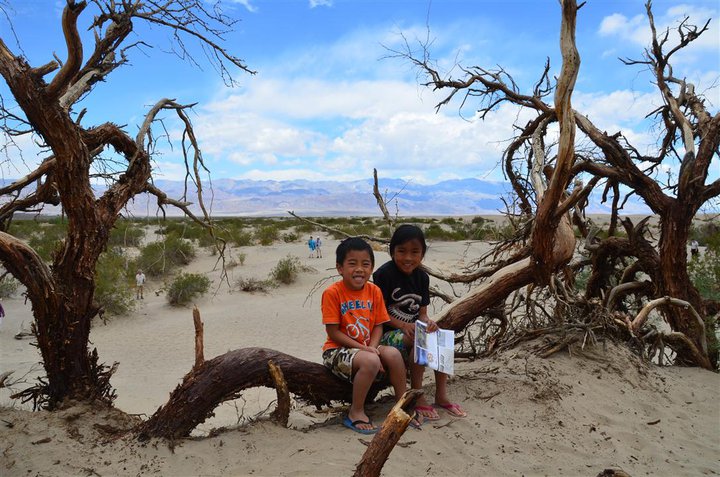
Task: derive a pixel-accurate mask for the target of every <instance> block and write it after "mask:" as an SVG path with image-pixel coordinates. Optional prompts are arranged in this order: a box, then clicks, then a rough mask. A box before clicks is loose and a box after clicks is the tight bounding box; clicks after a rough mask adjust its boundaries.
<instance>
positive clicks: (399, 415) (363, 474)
mask: <svg viewBox="0 0 720 477" xmlns="http://www.w3.org/2000/svg"><path fill="white" fill-rule="evenodd" d="M422 394H423V391H422V390H420V389H410V390H408V391H406V392H405V394H403V395H402V397H401V398H400V399H399V400H398V402H397V403H396V404H395V406H393V408H392V410H391V411H390V413H389V414H388V416H387V417H386V418H385V422H383V425H382V427H381V428H380V430H379V431H378V432H377V434H375V437H373V440H372V441H370V445H369V446H368V448H367V450H366V451H365V453H364V454H363V456H362V459H360V462H359V463H358V465H357V467H356V468H355V474H353V475H354V476H355V477H377V476H379V475H380V471H381V470H382V468H383V466H384V465H385V461H387V458H388V457H389V456H390V453H391V452H392V450H393V448H394V447H395V444H397V442H398V441H399V440H400V437H402V435H403V433H404V432H405V430H406V429H407V427H408V425H409V424H410V421H411V420H412V418H413V417H414V416H413V414H414V412H413V411H412V409H414V408H415V403H416V402H417V400H418V399H419V398H420V396H422Z"/></svg>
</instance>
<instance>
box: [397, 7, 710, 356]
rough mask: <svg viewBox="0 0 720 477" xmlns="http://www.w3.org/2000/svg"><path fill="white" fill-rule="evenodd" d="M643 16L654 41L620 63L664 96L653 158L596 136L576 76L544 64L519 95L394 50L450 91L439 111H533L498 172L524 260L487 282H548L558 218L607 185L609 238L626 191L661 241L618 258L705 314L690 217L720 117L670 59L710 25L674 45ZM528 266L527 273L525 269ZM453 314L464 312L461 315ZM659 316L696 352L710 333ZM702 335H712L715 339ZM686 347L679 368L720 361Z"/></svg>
mask: <svg viewBox="0 0 720 477" xmlns="http://www.w3.org/2000/svg"><path fill="white" fill-rule="evenodd" d="M561 3H562V5H563V15H564V16H567V15H571V11H574V10H575V8H574V7H573V5H574V2H567V1H563V2H561ZM646 11H647V16H648V21H649V24H650V27H651V30H652V44H651V46H650V47H649V48H648V49H647V50H646V51H645V58H644V59H643V60H627V59H626V60H622V61H623V62H624V63H625V64H627V65H642V66H644V67H646V69H647V70H649V71H650V72H651V73H652V78H651V81H652V82H653V83H654V84H656V85H657V87H658V94H659V95H660V96H661V97H662V99H663V103H664V104H663V106H661V107H660V108H658V109H657V110H655V111H650V112H649V114H648V116H649V117H655V118H657V123H658V126H659V127H660V128H661V131H662V137H661V139H660V141H659V143H658V150H657V153H656V154H655V155H645V154H641V153H640V152H639V151H638V149H637V148H635V147H633V146H632V144H630V142H629V141H628V140H627V139H626V138H625V136H624V135H623V134H622V132H616V133H612V134H610V133H607V132H604V131H601V130H600V129H599V128H597V127H596V126H595V125H594V124H593V122H592V120H591V119H590V118H588V117H587V116H585V115H583V114H582V112H579V111H575V110H574V109H572V107H571V104H570V96H571V94H572V86H573V84H572V83H573V81H574V79H573V76H572V75H569V74H561V75H560V77H559V78H558V80H557V82H556V84H554V85H553V84H552V83H551V80H550V78H549V71H550V65H549V63H547V64H546V65H545V68H544V70H543V71H542V73H541V75H540V78H539V79H538V81H537V82H536V84H535V86H534V88H533V90H532V91H531V92H528V93H524V92H522V91H520V89H519V88H518V86H517V84H516V83H515V82H514V80H513V78H512V77H511V76H510V75H509V74H508V73H507V71H505V70H504V69H502V68H499V69H495V70H488V69H484V68H481V67H477V66H475V67H470V68H463V67H460V68H456V69H455V71H460V72H462V73H461V76H460V77H458V78H452V77H447V76H445V75H444V74H441V73H440V72H439V71H438V70H436V69H435V68H434V66H433V65H432V63H431V62H430V60H429V52H428V50H427V45H426V44H423V45H421V46H422V48H423V55H421V56H419V57H418V56H416V55H415V54H414V53H413V51H412V48H411V47H410V45H409V44H406V49H405V50H402V51H395V52H394V53H395V54H396V55H397V56H399V57H402V58H405V59H407V60H409V61H411V62H412V63H414V64H415V65H416V66H417V68H418V69H419V70H420V72H421V73H422V74H425V75H426V76H427V78H428V81H427V82H426V83H425V84H426V85H427V86H428V87H431V88H434V89H446V90H449V91H450V93H449V94H448V95H447V96H446V98H445V99H444V100H443V101H441V102H440V103H439V104H438V105H437V108H441V107H443V106H445V105H447V104H449V103H450V102H451V101H452V100H453V99H454V98H455V97H457V96H461V97H462V104H463V105H468V104H476V103H479V104H478V105H477V107H476V109H477V110H478V111H479V113H480V114H479V116H480V118H485V117H486V116H487V115H488V114H490V113H491V112H492V111H493V110H494V109H496V108H497V107H499V105H501V104H503V103H506V104H513V105H516V106H518V107H521V108H524V109H526V110H531V111H535V112H536V113H537V116H536V117H535V118H534V119H533V120H531V121H529V122H528V123H527V124H525V125H518V131H519V134H518V135H517V137H516V138H515V140H513V141H512V142H511V144H510V146H509V147H508V148H507V149H506V151H505V154H504V165H505V168H504V170H505V173H506V175H507V177H508V179H509V180H510V182H511V184H512V186H513V190H514V192H515V194H516V196H517V198H516V200H517V204H518V206H519V208H520V210H521V212H522V213H523V214H525V215H526V216H528V217H529V219H530V220H532V221H533V229H532V236H531V237H530V250H529V253H527V254H525V257H526V258H523V257H522V256H519V257H517V258H518V261H517V263H516V265H514V267H515V269H514V270H508V271H507V273H511V274H514V275H515V276H512V277H511V276H506V275H505V273H503V272H502V270H503V269H500V270H498V271H497V272H496V273H497V274H498V275H497V276H494V278H493V279H492V280H498V279H502V280H506V281H508V282H510V283H512V285H511V286H510V287H512V286H515V285H516V284H518V283H529V282H530V281H532V282H534V283H536V284H540V285H547V284H550V283H551V281H550V275H551V274H552V273H553V271H557V266H558V262H556V261H555V259H554V258H553V254H554V253H555V252H554V251H553V247H552V246H551V244H553V243H554V244H555V246H558V243H557V241H556V234H557V227H559V226H560V223H561V222H560V218H561V217H562V216H563V214H564V213H565V212H567V211H569V210H571V209H573V207H574V206H575V205H576V204H582V203H583V200H584V199H583V196H584V197H587V194H588V193H589V192H590V190H591V189H592V188H594V187H596V186H597V187H604V192H603V196H604V197H607V196H608V194H610V195H611V196H612V207H613V209H612V217H611V230H610V232H611V235H612V233H614V230H615V224H617V220H618V215H619V212H620V210H621V208H622V206H623V204H624V203H625V201H626V200H627V198H628V197H629V195H630V194H632V195H636V196H638V197H640V198H642V199H643V200H644V202H645V203H646V204H647V206H648V207H649V208H650V209H651V210H652V211H653V213H654V214H656V215H657V216H658V217H659V220H660V237H659V240H658V244H657V247H650V248H649V249H648V248H645V249H644V250H643V254H644V256H643V257H642V258H641V257H636V256H633V255H635V254H636V251H629V249H628V250H626V251H625V252H624V253H625V255H622V257H625V258H627V259H629V261H634V260H636V259H637V260H640V259H642V260H643V264H642V266H643V268H644V269H643V271H644V272H645V273H648V274H649V275H650V276H651V277H652V290H653V293H652V296H650V297H648V298H649V299H653V298H659V297H664V296H669V297H673V298H675V299H679V300H683V301H687V302H688V303H690V304H691V305H692V307H693V308H694V309H695V310H697V311H698V313H699V314H700V315H701V316H703V317H706V316H707V313H706V309H705V303H704V302H703V300H702V299H701V297H700V295H699V294H698V292H697V290H696V289H695V287H694V286H693V284H692V282H691V281H690V278H689V276H688V273H687V254H686V243H687V239H688V236H689V231H690V226H691V224H692V220H693V218H694V217H695V214H696V213H697V212H698V211H699V210H700V208H701V207H702V206H703V205H704V204H707V203H708V201H711V200H712V199H714V198H716V197H717V196H718V195H720V180H715V181H713V182H710V183H708V173H709V168H710V165H711V161H712V160H713V158H715V159H717V157H718V149H719V146H720V114H719V113H717V112H715V113H714V114H713V113H712V112H711V111H710V110H709V109H708V103H707V102H706V101H705V100H704V98H703V97H702V95H701V94H700V93H698V92H697V91H696V90H695V87H694V86H693V85H692V84H690V83H688V82H686V81H685V80H684V79H681V78H677V77H675V76H674V75H673V69H672V66H671V61H672V60H673V56H674V55H676V54H677V53H678V52H679V51H681V50H683V49H685V48H687V47H689V46H690V45H691V44H692V42H693V41H695V40H697V38H699V37H700V36H701V35H702V34H704V33H706V32H707V30H708V24H709V21H708V23H705V24H704V26H701V27H697V26H695V25H692V24H690V23H689V19H688V18H685V19H684V21H682V22H681V23H680V24H679V26H678V27H677V36H678V38H679V40H678V43H677V44H675V45H672V44H670V43H669V42H670V35H669V32H667V31H666V32H662V33H661V32H658V31H657V30H656V28H655V23H654V19H653V15H652V10H651V4H650V2H648V3H647V4H646ZM573 29H574V24H571V23H570V22H568V21H565V22H564V23H563V27H562V36H563V38H562V39H561V48H562V52H563V72H565V71H566V68H568V69H570V68H572V67H573V66H572V64H573V63H574V62H575V61H578V57H577V52H576V51H575V47H574V45H571V44H570V41H569V39H570V37H571V36H572V33H573ZM553 89H555V102H554V104H550V103H548V102H547V101H546V98H547V96H548V95H549V94H550V92H551V91H553ZM564 99H566V100H567V101H564ZM555 121H557V122H559V124H560V131H561V137H560V142H559V144H558V145H557V155H556V157H550V158H547V159H546V157H545V156H546V155H547V150H548V148H547V147H546V144H545V138H546V137H547V127H548V125H549V124H550V123H552V122H555ZM576 127H577V129H578V130H579V132H580V133H582V134H583V136H584V139H585V140H586V142H588V141H589V143H591V144H592V148H591V149H589V150H584V151H582V154H577V151H576V147H577V146H576V141H574V139H573V137H574V134H575V128H576ZM563 133H564V134H563ZM523 153H524V154H523ZM574 156H577V158H576V157H574ZM673 161H677V162H679V163H680V165H681V166H680V172H679V175H678V177H677V179H676V180H675V181H674V182H672V183H669V184H665V185H663V184H659V183H658V182H657V181H656V180H655V178H654V177H653V174H654V173H655V172H656V171H658V170H659V169H660V168H661V167H662V166H663V165H664V164H666V163H668V162H670V163H672V162H673ZM648 165H649V166H648ZM541 174H547V175H548V176H549V185H548V188H547V190H543V188H544V185H543V184H540V183H538V182H537V178H538V177H540V175H541ZM583 177H585V178H587V177H589V180H587V181H586V182H587V185H586V186H584V187H579V186H578V187H575V188H574V189H572V190H570V188H569V187H570V183H571V181H573V179H580V178H583ZM619 186H624V187H625V188H627V189H629V190H630V192H629V194H627V195H626V196H624V197H621V196H620V187H619ZM608 240H615V238H614V237H611V238H610V239H608ZM646 242H647V241H646ZM636 243H640V241H637V242H636ZM522 260H528V261H529V263H526V266H522V265H521V261H522ZM561 262H562V261H561ZM560 264H561V263H560ZM595 264H596V266H600V267H603V266H605V265H606V263H605V262H602V261H596V262H595ZM527 267H530V268H531V269H532V270H531V271H528V269H527ZM527 273H532V275H533V277H532V278H530V277H528V276H526V274H527ZM593 273H597V274H599V275H602V274H606V273H609V271H607V270H605V271H603V270H594V271H593ZM645 289H648V287H646V288H645ZM475 294H476V295H477V298H476V299H475V300H478V301H477V302H474V301H473V299H472V298H470V297H465V298H464V299H463V300H460V301H459V303H457V304H455V306H456V307H471V308H473V310H474V311H473V313H477V312H479V311H481V310H482V309H483V307H484V306H486V305H487V302H486V301H487V300H488V299H486V301H482V300H481V297H482V296H483V292H482V291H477V292H476V293H475ZM481 301H482V304H481ZM458 313H459V314H460V315H464V312H460V311H458ZM662 313H663V315H664V317H665V318H666V320H667V321H668V323H669V324H670V326H671V328H672V330H673V331H674V332H677V333H680V334H682V335H684V336H685V337H686V338H687V339H688V340H689V341H690V342H691V343H692V344H693V346H694V347H695V348H697V349H701V348H702V346H701V343H702V342H703V341H704V340H705V336H704V335H703V334H704V332H705V330H706V329H708V330H709V329H710V327H706V328H703V327H700V326H699V324H698V322H697V320H695V319H694V317H693V316H692V314H690V313H689V312H688V311H686V310H683V309H678V308H674V307H663V308H662ZM454 316H455V312H454V311H452V310H448V311H447V312H446V313H445V314H444V317H443V319H444V320H446V323H447V324H448V325H449V326H450V327H452V328H454V329H458V328H457V327H462V326H464V324H465V323H466V321H465V319H464V318H463V319H459V318H455V317H454ZM708 335H709V336H708V339H715V338H714V334H713V333H708ZM687 349H688V347H685V346H683V347H680V348H678V349H677V350H675V351H676V352H677V361H678V362H679V363H684V364H693V365H697V366H702V367H705V368H712V367H713V364H716V363H717V352H715V354H713V355H709V354H706V355H704V356H703V355H702V353H700V354H696V353H690V352H688V351H687Z"/></svg>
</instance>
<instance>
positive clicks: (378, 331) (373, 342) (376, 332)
mask: <svg viewBox="0 0 720 477" xmlns="http://www.w3.org/2000/svg"><path fill="white" fill-rule="evenodd" d="M382 335H383V328H382V325H377V326H375V328H373V330H372V331H371V332H370V346H371V347H372V348H375V349H378V347H379V346H380V339H381V338H382Z"/></svg>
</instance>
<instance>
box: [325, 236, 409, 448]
mask: <svg viewBox="0 0 720 477" xmlns="http://www.w3.org/2000/svg"><path fill="white" fill-rule="evenodd" d="M335 255H336V260H335V267H336V268H337V271H338V273H339V274H340V276H341V277H342V280H341V281H338V282H335V283H333V284H332V285H330V286H329V287H328V288H327V289H326V290H325V291H324V292H323V295H322V305H321V308H322V321H323V324H324V325H325V330H326V331H327V341H325V344H324V345H323V364H324V365H325V366H326V367H327V368H329V369H330V371H332V373H333V374H334V375H336V376H338V377H339V378H341V379H344V380H346V381H349V382H351V383H352V384H353V392H352V403H351V404H350V409H349V411H348V413H347V415H346V416H345V417H344V418H343V425H344V426H346V427H348V428H350V429H352V430H353V431H355V432H359V433H361V434H373V433H375V432H377V430H378V428H377V427H375V425H374V424H373V423H372V421H371V420H370V418H369V417H368V416H367V414H365V398H366V397H367V393H368V391H369V390H370V386H371V385H372V383H373V381H375V380H377V379H380V378H382V375H381V373H385V374H387V376H388V379H389V380H390V384H391V385H392V387H393V390H394V391H395V398H396V399H400V397H401V396H402V395H403V394H404V393H405V389H406V382H405V362H404V361H403V358H402V355H401V354H400V351H398V350H397V349H396V348H394V347H392V346H381V345H380V338H381V337H382V333H383V327H382V326H381V325H382V324H383V323H385V322H388V321H390V317H389V316H388V314H387V310H386V309H385V302H384V301H383V296H382V292H381V291H380V289H379V288H378V287H377V286H375V285H374V284H372V283H368V280H369V279H370V276H371V275H372V271H373V268H374V266H375V255H374V254H373V250H372V248H371V247H370V245H369V244H368V243H367V242H365V241H364V240H363V239H361V238H357V237H351V238H349V239H346V240H344V241H342V242H341V243H340V245H338V247H337V250H336V252H335Z"/></svg>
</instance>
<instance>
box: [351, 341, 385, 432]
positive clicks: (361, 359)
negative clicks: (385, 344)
mask: <svg viewBox="0 0 720 477" xmlns="http://www.w3.org/2000/svg"><path fill="white" fill-rule="evenodd" d="M352 366H353V372H354V373H355V378H354V379H353V392H352V403H351V404H350V410H349V411H348V417H349V418H350V421H352V422H355V421H365V422H366V423H365V424H363V423H358V424H356V427H357V428H358V429H373V428H374V426H373V425H372V424H370V418H369V417H368V415H367V414H365V398H366V397H367V393H368V391H369V390H370V386H371V385H372V383H373V381H374V380H375V376H377V373H378V372H379V371H380V368H381V367H382V365H381V363H380V357H379V356H378V355H376V354H374V353H370V352H368V351H360V352H358V353H357V354H355V357H354V358H353V361H352Z"/></svg>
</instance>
